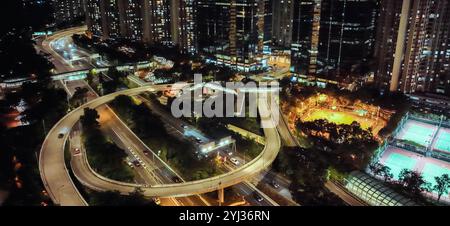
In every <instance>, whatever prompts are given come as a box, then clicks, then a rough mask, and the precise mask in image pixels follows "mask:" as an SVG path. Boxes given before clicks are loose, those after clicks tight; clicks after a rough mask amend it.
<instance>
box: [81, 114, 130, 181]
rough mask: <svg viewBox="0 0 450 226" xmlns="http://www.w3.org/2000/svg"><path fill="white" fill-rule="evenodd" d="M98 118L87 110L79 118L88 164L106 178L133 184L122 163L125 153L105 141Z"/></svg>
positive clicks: (125, 166)
mask: <svg viewBox="0 0 450 226" xmlns="http://www.w3.org/2000/svg"><path fill="white" fill-rule="evenodd" d="M98 118H99V115H98V113H97V111H96V110H95V109H89V108H86V109H84V115H83V116H81V117H80V121H81V124H82V127H83V142H84V146H85V147H86V152H87V158H88V161H89V164H90V165H91V167H92V168H93V169H94V170H95V171H96V172H98V173H99V174H100V175H103V176H105V177H107V178H110V179H113V180H118V181H124V182H133V181H134V176H133V172H132V171H131V169H130V168H129V167H128V166H127V165H126V164H125V162H124V159H125V157H126V153H125V151H124V150H122V149H120V148H119V147H118V146H117V145H116V144H114V143H113V142H111V141H108V140H107V139H106V137H105V136H104V135H103V133H102V132H101V130H100V124H99V123H98V121H97V120H98Z"/></svg>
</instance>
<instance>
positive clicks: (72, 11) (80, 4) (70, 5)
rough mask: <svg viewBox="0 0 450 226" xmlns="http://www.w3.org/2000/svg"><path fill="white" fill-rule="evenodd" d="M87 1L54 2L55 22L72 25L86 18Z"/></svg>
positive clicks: (54, 0) (66, 0) (55, 0)
mask: <svg viewBox="0 0 450 226" xmlns="http://www.w3.org/2000/svg"><path fill="white" fill-rule="evenodd" d="M84 1H85V0H53V9H54V17H55V22H56V23H57V24H61V23H70V22H72V21H74V20H76V19H79V18H81V17H83V16H84V13H85V10H84Z"/></svg>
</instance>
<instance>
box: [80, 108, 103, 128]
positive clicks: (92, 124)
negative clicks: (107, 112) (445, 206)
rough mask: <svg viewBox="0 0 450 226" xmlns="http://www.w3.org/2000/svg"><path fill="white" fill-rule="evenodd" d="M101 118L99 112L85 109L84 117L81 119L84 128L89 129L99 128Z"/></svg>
mask: <svg viewBox="0 0 450 226" xmlns="http://www.w3.org/2000/svg"><path fill="white" fill-rule="evenodd" d="M99 118H100V115H98V112H97V110H95V109H90V108H85V109H84V115H82V116H81V117H80V119H81V123H82V124H83V126H84V127H87V128H98V127H99V126H100V124H99V123H98V121H97V119H99Z"/></svg>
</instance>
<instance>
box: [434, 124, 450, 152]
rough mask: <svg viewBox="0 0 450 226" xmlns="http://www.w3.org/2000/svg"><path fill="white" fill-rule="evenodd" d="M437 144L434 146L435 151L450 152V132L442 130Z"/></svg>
mask: <svg viewBox="0 0 450 226" xmlns="http://www.w3.org/2000/svg"><path fill="white" fill-rule="evenodd" d="M436 139H437V140H436V143H435V144H434V149H438V150H441V151H446V152H450V131H449V130H442V129H441V131H440V132H439V135H438V136H437V138H436Z"/></svg>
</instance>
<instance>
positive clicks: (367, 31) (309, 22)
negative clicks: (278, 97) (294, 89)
mask: <svg viewBox="0 0 450 226" xmlns="http://www.w3.org/2000/svg"><path fill="white" fill-rule="evenodd" d="M292 7H293V9H292V10H293V17H292V21H293V23H292V41H291V42H292V44H291V72H293V73H294V74H296V75H298V76H300V77H303V78H308V79H310V80H311V79H318V78H319V79H321V80H323V81H327V82H344V83H346V82H347V81H354V79H355V77H356V78H357V77H361V76H362V75H364V73H366V71H365V68H366V66H367V64H368V63H369V60H370V58H371V57H372V56H373V49H374V42H375V37H374V36H375V35H374V34H375V25H376V18H377V10H378V8H377V1H376V0H340V1H336V0H299V1H294V2H293V6H292Z"/></svg>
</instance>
